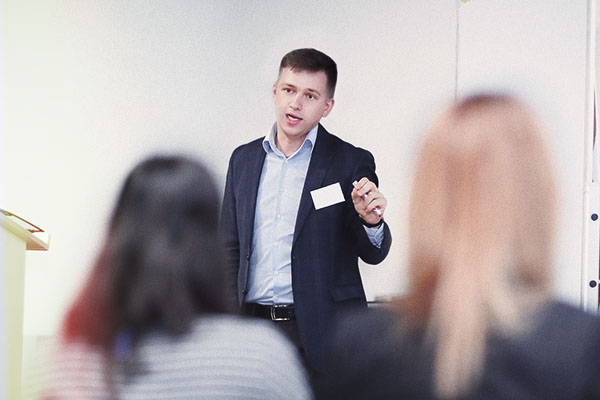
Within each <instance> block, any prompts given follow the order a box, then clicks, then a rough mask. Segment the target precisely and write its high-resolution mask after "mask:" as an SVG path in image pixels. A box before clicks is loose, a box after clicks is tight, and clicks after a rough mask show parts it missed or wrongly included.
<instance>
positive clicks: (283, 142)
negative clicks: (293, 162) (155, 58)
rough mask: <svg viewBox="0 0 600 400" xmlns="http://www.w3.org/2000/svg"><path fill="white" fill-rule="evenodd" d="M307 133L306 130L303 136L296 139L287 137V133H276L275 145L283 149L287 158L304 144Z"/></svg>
mask: <svg viewBox="0 0 600 400" xmlns="http://www.w3.org/2000/svg"><path fill="white" fill-rule="evenodd" d="M307 135H308V132H306V133H305V134H304V135H303V136H299V137H297V138H294V140H289V138H287V137H286V136H285V135H279V134H275V145H276V146H277V148H278V149H279V150H281V152H282V153H283V154H284V155H285V157H286V158H289V157H290V156H291V155H292V154H294V153H295V152H296V151H298V149H299V148H300V146H302V143H304V140H305V139H306V136H307Z"/></svg>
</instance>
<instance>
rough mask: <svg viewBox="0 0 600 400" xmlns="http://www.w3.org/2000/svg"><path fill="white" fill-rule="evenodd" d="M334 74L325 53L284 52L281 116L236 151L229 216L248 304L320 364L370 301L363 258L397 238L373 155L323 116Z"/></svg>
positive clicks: (226, 221) (232, 249) (227, 197)
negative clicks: (336, 327)
mask: <svg viewBox="0 0 600 400" xmlns="http://www.w3.org/2000/svg"><path fill="white" fill-rule="evenodd" d="M336 81H337V66H336V64H335V62H334V61H333V60H332V59H331V58H330V57H329V56H327V55H325V54H323V53H321V52H320V51H318V50H315V49H297V50H293V51H291V52H290V53H288V54H286V55H285V56H284V57H283V59H282V60H281V64H280V68H279V76H278V79H277V82H276V83H275V84H274V85H273V99H274V101H275V106H276V114H277V121H276V123H275V124H274V126H273V128H272V129H271V132H270V133H269V135H267V136H265V137H264V138H260V139H257V140H254V141H252V142H250V143H247V144H244V145H242V146H240V147H238V148H237V149H235V150H234V152H233V154H232V156H231V159H230V161H229V169H228V172H227V181H226V185H225V194H224V200H223V209H222V215H221V224H222V229H223V235H224V239H225V243H226V246H227V248H228V252H229V256H230V257H231V262H232V265H233V267H234V270H235V272H236V279H237V294H238V298H239V302H240V306H241V307H242V310H243V311H244V312H246V313H247V314H250V315H253V316H258V317H264V318H268V319H271V320H273V321H275V323H276V324H277V325H278V326H279V327H280V328H281V329H283V331H284V332H285V333H286V334H287V335H288V337H289V338H290V339H291V340H292V341H293V342H294V343H295V344H296V345H297V346H298V348H299V349H300V351H301V354H302V355H303V356H304V360H305V361H307V363H308V365H307V367H309V368H310V369H312V370H314V371H320V370H321V369H322V362H323V355H324V352H325V349H324V346H325V343H326V340H325V338H326V335H327V334H328V331H329V329H330V328H331V325H332V323H333V322H334V321H335V320H336V318H337V317H338V316H339V315H340V314H341V313H342V312H344V311H346V310H349V309H352V308H354V307H366V297H365V292H364V289H363V285H362V281H361V277H360V273H359V269H358V258H359V257H360V258H361V259H362V260H363V261H365V262H367V263H369V264H377V263H380V262H381V261H383V259H384V258H385V257H386V256H387V254H388V252H389V249H390V245H391V240H392V238H391V234H390V230H389V227H388V226H387V224H386V223H385V222H384V221H383V213H384V212H385V207H386V205H387V200H386V199H385V196H383V194H382V193H381V192H380V191H379V190H378V188H377V185H378V179H377V175H376V174H375V161H374V159H373V156H372V155H371V153H370V152H368V151H366V150H363V149H360V148H357V147H355V146H353V145H351V144H349V143H347V142H344V141H343V140H341V139H340V138H338V137H336V136H334V135H332V134H330V133H329V132H327V130H325V128H324V127H323V126H322V125H321V124H320V123H319V121H320V120H321V118H323V117H326V116H327V115H328V114H329V112H330V111H331V109H332V107H333V104H334V100H333V94H334V91H335V84H336Z"/></svg>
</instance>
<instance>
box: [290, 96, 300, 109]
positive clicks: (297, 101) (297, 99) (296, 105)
mask: <svg viewBox="0 0 600 400" xmlns="http://www.w3.org/2000/svg"><path fill="white" fill-rule="evenodd" d="M290 107H292V108H293V109H294V110H301V109H302V96H301V95H299V94H298V95H296V96H294V98H293V99H292V102H291V103H290Z"/></svg>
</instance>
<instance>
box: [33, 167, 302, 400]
mask: <svg viewBox="0 0 600 400" xmlns="http://www.w3.org/2000/svg"><path fill="white" fill-rule="evenodd" d="M218 218H219V195H218V193H217V189H216V185H215V183H214V181H213V179H212V177H211V174H210V173H209V171H208V170H207V169H206V168H205V167H204V166H203V165H201V164H200V163H198V162H197V161H194V160H192V159H188V158H184V157H179V156H156V157H152V158H149V159H147V160H145V161H143V162H141V163H140V164H139V165H137V166H136V167H135V168H134V169H133V171H132V172H131V173H130V174H129V176H128V178H127V179H126V181H125V184H124V186H123V188H122V190H121V193H120V196H119V198H118V201H117V204H116V207H115V209H114V213H113V215H112V218H111V220H110V224H109V229H108V233H107V235H106V239H105V242H104V245H103V246H102V249H101V251H100V254H99V256H98V258H97V260H96V262H95V265H94V266H93V268H92V271H91V273H90V276H89V278H88V280H87V283H86V284H85V285H84V287H83V289H82V291H81V292H80V294H79V296H78V297H77V298H76V300H75V302H74V304H73V305H72V306H71V308H70V309H69V311H68V312H67V314H66V318H65V321H64V325H63V330H62V335H61V341H60V347H59V351H58V352H57V354H56V356H55V357H54V360H53V372H52V377H51V379H50V382H49V384H48V385H47V387H46V388H45V390H44V391H43V397H44V398H48V399H54V398H56V399H86V398H98V399H105V398H106V399H116V398H120V399H134V398H135V399H166V398H169V399H184V398H185V399H191V398H199V399H218V398H223V399H225V398H226V399H235V398H239V399H281V398H296V399H306V398H311V393H310V389H309V386H308V383H307V380H306V376H305V373H304V371H303V370H302V367H301V364H300V361H299V360H298V358H297V354H296V350H295V349H294V348H293V347H291V345H290V344H288V342H287V341H286V339H285V338H284V337H283V336H282V335H281V334H280V333H279V332H278V331H276V330H275V328H273V327H272V326H271V325H270V324H267V323H263V322H262V321H255V320H249V319H246V318H243V317H241V316H237V315H234V311H233V310H235V306H234V300H233V299H234V297H233V288H234V284H233V282H232V279H233V275H232V274H231V273H229V272H228V270H227V263H226V262H225V261H224V251H223V248H222V245H221V241H220V239H219V233H218Z"/></svg>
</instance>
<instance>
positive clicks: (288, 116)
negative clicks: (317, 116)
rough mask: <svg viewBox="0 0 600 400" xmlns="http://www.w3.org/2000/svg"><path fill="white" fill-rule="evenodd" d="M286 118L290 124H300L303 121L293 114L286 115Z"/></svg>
mask: <svg viewBox="0 0 600 400" xmlns="http://www.w3.org/2000/svg"><path fill="white" fill-rule="evenodd" d="M285 117H286V118H287V120H288V121H290V122H300V121H302V118H300V117H297V116H295V115H293V114H285Z"/></svg>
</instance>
